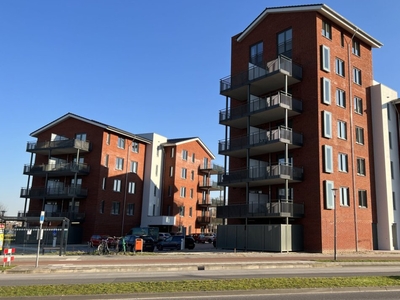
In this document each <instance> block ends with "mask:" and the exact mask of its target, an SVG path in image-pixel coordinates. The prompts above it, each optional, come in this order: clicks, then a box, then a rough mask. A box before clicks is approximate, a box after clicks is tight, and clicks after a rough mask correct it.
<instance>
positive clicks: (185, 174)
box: [181, 168, 187, 179]
mask: <svg viewBox="0 0 400 300" xmlns="http://www.w3.org/2000/svg"><path fill="white" fill-rule="evenodd" d="M181 177H182V178H183V179H186V177H187V169H186V168H182V172H181Z"/></svg>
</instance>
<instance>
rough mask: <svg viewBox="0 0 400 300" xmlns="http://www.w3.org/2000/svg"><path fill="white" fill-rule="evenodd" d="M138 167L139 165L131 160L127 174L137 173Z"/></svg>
mask: <svg viewBox="0 0 400 300" xmlns="http://www.w3.org/2000/svg"><path fill="white" fill-rule="evenodd" d="M138 166H139V163H138V162H137V161H133V160H131V165H130V167H129V172H131V173H137V170H138Z"/></svg>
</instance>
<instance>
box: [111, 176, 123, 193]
mask: <svg viewBox="0 0 400 300" xmlns="http://www.w3.org/2000/svg"><path fill="white" fill-rule="evenodd" d="M113 191H114V192H120V191H121V180H120V179H114V186H113Z"/></svg>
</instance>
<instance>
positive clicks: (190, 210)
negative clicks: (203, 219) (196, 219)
mask: <svg viewBox="0 0 400 300" xmlns="http://www.w3.org/2000/svg"><path fill="white" fill-rule="evenodd" d="M192 211H193V208H192V207H190V208H189V217H191V216H192Z"/></svg>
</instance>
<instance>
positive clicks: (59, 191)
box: [20, 186, 88, 199]
mask: <svg viewBox="0 0 400 300" xmlns="http://www.w3.org/2000/svg"><path fill="white" fill-rule="evenodd" d="M87 193H88V191H87V189H83V188H81V187H71V186H65V187H57V188H45V187H40V188H30V189H26V188H22V189H21V194H20V197H21V198H46V199H64V198H86V197H87Z"/></svg>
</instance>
